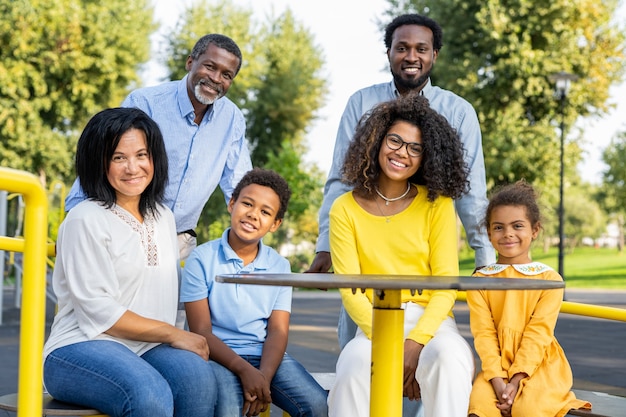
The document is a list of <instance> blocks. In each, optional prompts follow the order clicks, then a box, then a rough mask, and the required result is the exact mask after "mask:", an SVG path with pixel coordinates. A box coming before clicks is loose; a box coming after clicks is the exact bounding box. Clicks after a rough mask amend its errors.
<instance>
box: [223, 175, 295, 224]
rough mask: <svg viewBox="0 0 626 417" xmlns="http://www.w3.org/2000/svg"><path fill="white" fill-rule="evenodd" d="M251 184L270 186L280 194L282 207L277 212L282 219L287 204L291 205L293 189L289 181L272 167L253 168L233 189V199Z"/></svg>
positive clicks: (279, 218) (278, 218)
mask: <svg viewBox="0 0 626 417" xmlns="http://www.w3.org/2000/svg"><path fill="white" fill-rule="evenodd" d="M250 184H258V185H262V186H264V187H269V188H271V189H272V190H274V192H275V193H276V194H278V199H279V200H280V208H279V209H278V212H277V213H276V220H282V219H283V217H285V213H286V212H287V206H288V205H289V199H290V198H291V189H290V188H289V184H287V181H285V179H284V178H283V177H281V176H280V174H278V173H277V172H275V171H272V170H270V169H263V168H253V169H251V170H250V171H248V172H246V174H245V175H244V176H243V177H242V178H241V180H240V181H239V184H237V186H236V187H235V190H234V191H233V196H232V199H233V200H237V198H239V194H240V193H241V190H243V188H244V187H247V186H248V185H250Z"/></svg>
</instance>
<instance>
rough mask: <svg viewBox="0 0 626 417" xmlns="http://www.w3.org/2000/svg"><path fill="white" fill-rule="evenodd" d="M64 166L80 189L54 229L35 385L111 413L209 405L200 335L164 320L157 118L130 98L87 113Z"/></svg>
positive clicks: (166, 277)
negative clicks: (51, 304)
mask: <svg viewBox="0 0 626 417" xmlns="http://www.w3.org/2000/svg"><path fill="white" fill-rule="evenodd" d="M76 173H77V174H78V177H79V180H80V185H81V187H82V189H83V190H84V192H85V194H86V196H87V200H85V201H83V202H82V203H80V204H79V205H77V206H76V207H74V208H73V209H72V210H71V211H70V212H69V213H68V216H67V218H66V219H65V220H64V222H63V223H62V224H61V226H60V228H59V234H58V240H57V257H56V263H55V268H54V275H53V288H54V292H55V294H56V296H57V299H58V308H59V310H58V314H57V315H56V316H55V318H54V323H53V324H52V329H51V333H50V337H49V338H48V340H47V342H46V344H45V347H44V384H45V386H46V389H47V391H48V392H49V393H50V394H51V395H52V396H53V397H54V398H56V399H58V400H61V401H65V402H70V403H75V404H80V405H83V406H88V407H91V408H96V409H98V410H100V411H101V412H103V413H106V414H108V415H109V416H111V417H116V416H125V417H143V416H145V417H159V416H163V417H166V416H180V417H183V416H184V417H196V416H197V417H210V416H212V415H213V408H214V406H215V401H216V389H215V387H216V382H215V377H214V375H213V373H212V371H211V368H210V367H209V366H208V362H207V361H208V357H209V348H208V345H207V342H206V339H205V338H204V337H203V336H200V335H197V334H195V333H191V332H187V331H185V330H182V329H179V328H176V327H175V326H174V324H175V320H176V310H177V306H178V277H177V262H178V259H177V257H178V256H177V254H178V250H177V241H176V229H175V225H174V216H173V214H172V212H171V211H170V209H169V208H167V207H165V206H163V205H162V204H161V201H162V198H163V193H164V189H165V184H166V182H167V156H166V153H165V147H164V144H163V138H162V136H161V132H160V131H159V128H158V126H157V124H156V123H155V122H154V121H153V120H152V119H150V117H149V116H147V115H146V114H145V113H144V112H143V111H141V110H139V109H132V108H114V109H107V110H104V111H101V112H100V113H98V114H96V115H95V116H94V117H93V118H92V119H91V120H90V121H89V122H88V124H87V126H86V127H85V130H84V131H83V133H82V134H81V136H80V139H79V141H78V146H77V150H76Z"/></svg>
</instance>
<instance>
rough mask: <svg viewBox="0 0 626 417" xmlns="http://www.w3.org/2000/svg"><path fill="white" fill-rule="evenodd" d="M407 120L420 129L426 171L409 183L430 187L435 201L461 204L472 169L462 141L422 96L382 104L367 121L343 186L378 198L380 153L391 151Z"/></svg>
mask: <svg viewBox="0 0 626 417" xmlns="http://www.w3.org/2000/svg"><path fill="white" fill-rule="evenodd" d="M401 120H402V121H406V122H408V123H411V124H413V125H415V126H417V127H418V128H419V129H420V131H421V133H422V145H423V147H424V151H423V153H422V156H421V158H422V160H421V163H420V167H419V169H418V170H417V172H416V173H415V174H414V175H413V176H412V177H411V178H409V181H410V182H412V183H414V184H420V185H425V186H426V188H428V199H429V200H430V201H434V200H435V199H436V198H437V197H438V196H440V195H443V196H446V197H451V198H453V199H457V198H459V197H461V196H462V195H463V194H465V193H466V192H467V191H468V189H469V181H468V175H469V169H468V168H467V164H466V163H465V160H464V159H463V154H464V150H463V145H462V144H461V140H460V138H459V135H458V134H457V133H456V131H455V130H454V129H453V128H452V127H451V126H450V124H449V123H448V121H447V120H446V119H445V118H444V117H443V116H441V115H440V114H439V113H437V112H436V111H435V110H433V109H432V108H431V107H430V105H429V103H428V99H426V98H425V97H423V96H422V95H420V94H419V93H411V94H408V95H406V96H402V97H399V98H397V99H395V100H392V101H388V102H383V103H380V104H378V105H377V106H375V107H374V108H373V109H372V110H371V111H369V112H368V113H366V114H365V115H363V117H361V120H360V121H359V123H358V125H357V128H356V132H355V134H354V138H353V140H352V141H351V142H350V146H349V148H348V151H347V153H346V156H345V159H344V164H343V168H342V174H343V181H344V182H345V183H346V184H348V185H350V186H352V187H353V189H354V190H355V192H357V193H358V194H361V195H363V196H366V197H371V196H373V194H374V189H375V187H376V185H377V184H378V178H379V176H380V172H381V169H380V164H379V162H378V154H379V152H380V147H381V146H385V136H386V134H387V132H388V131H389V129H390V128H391V125H393V124H394V123H395V122H397V121H401Z"/></svg>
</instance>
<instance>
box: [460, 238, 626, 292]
mask: <svg viewBox="0 0 626 417" xmlns="http://www.w3.org/2000/svg"><path fill="white" fill-rule="evenodd" d="M532 256H533V259H534V260H535V261H538V262H543V263H545V264H546V265H549V266H551V267H552V268H554V269H555V270H558V249H557V248H552V249H550V250H549V251H548V252H547V253H544V252H543V251H542V250H541V248H537V247H535V248H534V249H533V253H532ZM460 268H461V270H460V274H461V275H471V273H472V271H473V269H474V254H473V252H470V251H467V252H464V253H463V254H462V255H461V259H460ZM563 270H564V275H565V276H564V277H563V278H564V279H565V285H566V287H567V288H603V289H624V290H626V252H623V253H619V252H618V251H617V250H616V249H605V248H600V249H596V248H588V247H584V248H576V249H574V251H573V252H571V253H570V252H568V251H566V252H565V256H564V258H563Z"/></svg>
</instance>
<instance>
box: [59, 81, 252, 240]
mask: <svg viewBox="0 0 626 417" xmlns="http://www.w3.org/2000/svg"><path fill="white" fill-rule="evenodd" d="M122 107H137V108H139V109H141V110H143V111H145V112H146V113H147V114H148V115H149V116H150V117H151V118H152V119H153V120H154V121H156V122H157V124H158V125H159V128H160V129H161V133H162V134H163V139H164V141H165V149H166V152H167V159H168V164H169V168H168V173H169V174H168V183H167V187H166V188H165V198H164V202H163V203H164V204H165V205H166V206H168V207H169V208H170V209H171V210H172V212H173V213H174V218H175V220H176V230H177V231H178V232H183V231H185V230H188V229H195V227H196V225H197V223H198V219H199V218H200V214H201V213H202V209H203V208H204V205H205V204H206V202H207V200H208V199H209V197H210V196H211V194H212V193H213V191H215V189H216V188H217V186H218V185H219V186H220V188H221V190H222V192H223V193H224V197H225V199H226V202H228V200H229V199H230V197H231V195H232V192H233V190H234V189H235V187H236V186H237V183H238V182H239V180H240V179H241V177H243V175H244V174H245V173H246V172H248V171H249V170H250V169H252V162H251V161H250V153H249V150H248V142H247V140H246V138H245V133H246V122H245V119H244V117H243V114H242V113H241V110H239V108H238V107H237V106H236V105H235V104H234V103H233V102H232V101H230V100H229V99H228V98H226V97H222V98H220V99H218V100H216V101H215V103H213V105H212V106H210V108H209V110H208V111H207V112H206V114H205V115H204V118H203V119H202V121H201V122H200V125H197V124H196V123H195V122H194V118H195V113H194V110H193V105H192V104H191V100H190V99H189V95H188V94H187V76H185V77H184V78H183V79H182V80H179V81H171V82H167V83H164V84H161V85H158V86H154V87H146V88H140V89H138V90H135V91H133V92H132V93H130V94H129V95H128V97H126V99H125V100H124V102H123V103H122ZM84 198H85V197H84V194H83V193H82V190H81V189H80V184H79V182H78V180H76V181H75V182H74V184H73V185H72V189H71V190H70V192H69V194H68V196H67V198H66V200H65V207H66V210H70V209H71V208H72V207H74V206H75V205H76V204H78V203H79V202H80V201H82V200H84Z"/></svg>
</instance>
